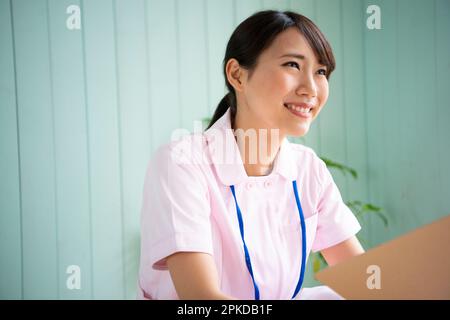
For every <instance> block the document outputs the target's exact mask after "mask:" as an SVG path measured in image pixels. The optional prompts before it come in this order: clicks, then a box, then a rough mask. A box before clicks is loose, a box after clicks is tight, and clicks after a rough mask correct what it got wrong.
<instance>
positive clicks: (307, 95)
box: [236, 28, 328, 137]
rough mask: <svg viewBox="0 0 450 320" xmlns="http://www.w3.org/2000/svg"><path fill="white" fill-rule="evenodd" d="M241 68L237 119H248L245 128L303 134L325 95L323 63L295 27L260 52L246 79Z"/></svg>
mask: <svg viewBox="0 0 450 320" xmlns="http://www.w3.org/2000/svg"><path fill="white" fill-rule="evenodd" d="M241 70H243V78H242V79H240V80H241V81H242V86H241V88H240V90H236V94H237V101H238V114H239V113H241V111H242V113H241V115H244V116H242V117H240V119H244V118H245V119H246V122H247V121H248V122H247V123H246V124H245V126H246V127H247V128H249V127H252V128H266V129H279V130H280V132H279V134H280V136H281V137H284V136H286V135H288V136H296V137H300V136H303V135H305V134H306V133H307V132H308V130H309V127H310V125H311V123H312V121H314V119H315V118H316V117H317V115H318V114H319V112H320V110H321V109H322V107H323V106H324V104H325V102H326V101H327V99H328V80H327V78H326V76H325V75H326V67H325V66H324V65H320V64H319V62H318V60H317V58H316V56H315V55H314V52H313V50H312V48H311V47H310V45H309V44H308V42H307V41H306V39H305V38H304V36H303V35H302V34H301V33H300V32H299V31H298V30H297V29H296V28H289V29H286V30H285V31H283V32H282V33H280V34H279V35H278V36H277V37H276V38H275V40H274V41H273V42H272V44H271V46H270V47H269V48H267V49H266V50H264V51H263V52H262V53H261V55H260V56H259V59H258V62H257V65H256V67H255V69H254V70H253V74H252V75H251V77H250V79H249V78H248V71H247V70H245V69H241ZM305 107H306V108H305ZM310 108H312V109H311V110H310Z"/></svg>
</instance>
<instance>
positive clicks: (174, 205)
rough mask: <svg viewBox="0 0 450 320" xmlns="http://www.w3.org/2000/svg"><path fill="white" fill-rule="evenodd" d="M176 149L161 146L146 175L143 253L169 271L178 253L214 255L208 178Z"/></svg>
mask: <svg viewBox="0 0 450 320" xmlns="http://www.w3.org/2000/svg"><path fill="white" fill-rule="evenodd" d="M174 152H175V149H174V148H172V147H171V146H170V145H165V146H163V147H161V148H159V149H158V151H157V152H156V153H155V156H154V157H153V159H152V160H151V161H150V162H149V165H148V167H147V173H146V176H145V183H144V192H143V201H142V209H141V256H142V255H145V256H146V257H144V259H145V258H146V259H145V260H146V261H147V263H149V264H150V265H151V266H152V268H153V269H155V270H166V269H167V265H166V258H167V257H168V256H169V255H171V254H173V253H175V252H179V251H191V252H205V253H209V254H212V236H211V223H210V202H209V194H208V186H207V183H206V179H205V177H204V174H203V173H202V169H201V166H200V165H199V164H198V163H194V161H190V159H187V158H186V157H185V156H183V155H181V156H180V155H177V156H176V157H174ZM141 259H142V257H141Z"/></svg>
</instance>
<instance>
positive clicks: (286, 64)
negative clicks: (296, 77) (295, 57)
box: [285, 61, 300, 69]
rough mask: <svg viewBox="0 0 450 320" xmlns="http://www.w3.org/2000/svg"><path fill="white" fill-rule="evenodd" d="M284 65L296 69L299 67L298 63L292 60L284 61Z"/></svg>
mask: <svg viewBox="0 0 450 320" xmlns="http://www.w3.org/2000/svg"><path fill="white" fill-rule="evenodd" d="M285 66H295V67H296V68H297V69H300V66H299V65H298V63H297V62H294V61H289V62H287V63H285Z"/></svg>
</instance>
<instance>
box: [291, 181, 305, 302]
mask: <svg viewBox="0 0 450 320" xmlns="http://www.w3.org/2000/svg"><path fill="white" fill-rule="evenodd" d="M292 186H293V187H294V193H295V201H296V202H297V208H298V214H299V216H300V224H301V226H302V267H301V269H300V276H299V279H298V282H297V286H296V287H295V291H294V294H293V296H292V298H291V299H294V297H295V296H296V295H297V293H298V292H299V291H300V288H301V287H302V284H303V278H304V277H305V264H306V225H305V217H304V215H303V210H302V205H301V203H300V197H299V196H298V192H297V181H296V180H294V181H292Z"/></svg>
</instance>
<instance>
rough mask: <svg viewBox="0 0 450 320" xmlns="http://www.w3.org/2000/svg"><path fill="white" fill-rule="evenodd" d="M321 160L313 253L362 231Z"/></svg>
mask: <svg viewBox="0 0 450 320" xmlns="http://www.w3.org/2000/svg"><path fill="white" fill-rule="evenodd" d="M318 160H319V169H318V176H319V183H320V185H321V187H320V194H319V200H318V204H317V215H318V222H317V230H316V237H315V239H314V243H313V246H312V251H313V252H317V251H321V250H323V249H326V248H329V247H332V246H334V245H336V244H338V243H340V242H342V241H345V240H347V239H349V238H351V237H352V236H354V235H355V234H356V233H358V231H359V230H361V226H360V224H359V222H358V220H357V219H356V217H355V215H354V214H353V212H352V211H351V210H350V209H349V208H348V207H347V205H346V204H345V203H344V201H343V200H342V197H341V194H340V192H339V189H338V187H337V186H336V183H335V182H334V180H333V177H332V176H331V173H330V171H329V170H328V168H327V166H326V164H325V162H324V161H323V160H322V159H320V158H318Z"/></svg>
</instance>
